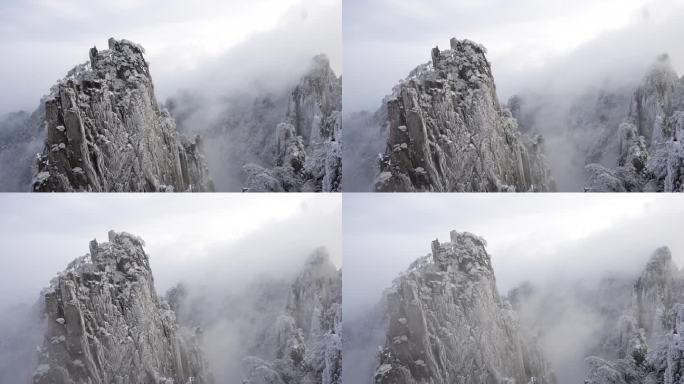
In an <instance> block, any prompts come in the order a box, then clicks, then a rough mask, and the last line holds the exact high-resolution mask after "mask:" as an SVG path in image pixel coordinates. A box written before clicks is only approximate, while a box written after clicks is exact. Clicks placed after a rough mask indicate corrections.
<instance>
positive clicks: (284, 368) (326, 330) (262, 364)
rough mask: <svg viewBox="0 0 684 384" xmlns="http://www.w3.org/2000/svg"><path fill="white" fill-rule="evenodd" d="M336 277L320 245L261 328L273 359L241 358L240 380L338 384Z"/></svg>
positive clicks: (339, 320) (339, 290)
mask: <svg viewBox="0 0 684 384" xmlns="http://www.w3.org/2000/svg"><path fill="white" fill-rule="evenodd" d="M341 327H342V276H341V272H340V271H339V270H337V268H336V267H335V266H334V265H333V264H332V263H331V262H330V260H329V257H328V254H327V253H326V252H325V251H324V250H322V249H320V250H317V251H316V252H314V253H313V254H312V256H311V257H310V258H309V260H308V261H307V264H306V266H305V267H304V269H303V270H302V272H301V273H300V274H299V276H298V277H297V278H296V280H295V281H294V283H293V284H292V286H291V288H290V292H289V296H288V299H287V306H286V309H285V311H284V312H283V313H282V314H281V315H280V316H278V318H277V320H276V322H275V324H273V325H272V326H271V327H270V328H269V329H267V330H266V331H265V333H264V336H263V338H262V339H263V340H264V341H262V343H263V344H264V345H263V347H264V348H266V349H268V351H263V352H262V353H263V354H264V355H266V354H269V353H275V354H274V359H272V360H270V361H267V360H264V359H260V358H256V357H249V358H247V359H245V364H246V365H247V366H248V374H247V377H246V378H245V380H244V381H243V383H245V384H267V383H268V384H271V383H273V384H276V383H277V384H280V383H283V384H295V383H297V384H299V383H301V384H314V383H315V384H319V383H320V384H339V383H340V382H341V381H340V380H341V379H340V376H341V371H342V339H341Z"/></svg>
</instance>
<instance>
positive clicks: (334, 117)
mask: <svg viewBox="0 0 684 384" xmlns="http://www.w3.org/2000/svg"><path fill="white" fill-rule="evenodd" d="M341 82H342V79H341V78H339V77H337V75H335V73H334V72H333V70H332V69H331V68H330V62H329V61H328V58H327V57H326V56H325V55H319V56H316V57H314V58H313V61H312V64H311V67H310V68H309V70H308V72H307V73H306V74H305V75H304V76H303V77H302V78H301V80H300V82H299V84H298V85H297V86H296V87H295V89H294V91H293V92H292V94H291V95H290V101H289V105H288V112H287V117H286V119H285V121H283V122H282V123H281V124H278V126H277V127H276V138H275V140H276V145H275V156H274V162H273V163H274V167H273V168H272V169H267V168H264V167H261V166H258V165H255V164H247V165H245V167H244V170H245V173H246V175H247V181H246V187H245V188H244V189H245V190H246V191H253V192H271V191H280V190H284V191H294V192H334V191H340V190H341V183H342V149H341V144H340V138H341V124H342V115H341V112H340V111H341V110H342V84H341ZM274 180H276V181H277V182H278V183H277V184H274V183H273V181H274Z"/></svg>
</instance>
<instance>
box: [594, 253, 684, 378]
mask: <svg viewBox="0 0 684 384" xmlns="http://www.w3.org/2000/svg"><path fill="white" fill-rule="evenodd" d="M683 303H684V278H683V277H682V273H681V271H680V270H679V269H678V268H677V266H676V265H675V264H674V262H673V261H672V255H671V253H670V250H669V249H668V248H666V247H663V248H659V249H657V250H656V251H655V252H654V254H653V256H652V257H651V259H650V261H649V262H648V263H647V265H646V267H645V269H644V270H643V272H642V273H641V275H640V276H639V277H638V279H637V280H636V281H635V282H634V284H633V286H632V296H631V300H630V302H629V303H628V304H627V305H626V306H625V307H623V308H622V315H621V316H620V317H619V320H618V323H617V324H616V326H615V327H613V328H612V333H610V334H609V335H608V336H607V337H606V340H602V341H601V345H603V346H611V348H612V350H609V351H604V355H606V358H604V357H603V356H600V357H599V356H590V357H588V358H587V359H586V361H587V363H588V364H589V365H590V367H591V370H590V373H589V377H588V379H587V380H586V381H585V383H587V384H612V383H620V384H637V383H639V384H641V383H664V384H675V383H680V382H681V379H682V377H684V340H682V336H681V332H682V331H683V330H684V304H683ZM604 349H605V348H604Z"/></svg>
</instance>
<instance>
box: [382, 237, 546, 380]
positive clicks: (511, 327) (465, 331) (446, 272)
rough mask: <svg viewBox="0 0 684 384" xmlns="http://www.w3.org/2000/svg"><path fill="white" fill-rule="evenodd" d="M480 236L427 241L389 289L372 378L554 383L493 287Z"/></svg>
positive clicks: (529, 341) (540, 357) (513, 313)
mask: <svg viewBox="0 0 684 384" xmlns="http://www.w3.org/2000/svg"><path fill="white" fill-rule="evenodd" d="M485 247H486V243H485V241H484V240H483V239H481V238H479V237H477V236H475V235H472V234H470V233H458V232H456V231H452V232H451V242H447V243H440V242H439V241H438V240H435V241H433V242H432V254H430V255H428V256H425V257H423V258H421V259H418V260H417V261H415V262H414V263H413V264H412V265H411V267H410V268H409V270H408V271H407V272H405V273H404V274H403V275H402V276H400V277H399V278H398V279H397V280H395V282H394V286H393V288H392V289H391V291H390V292H389V293H388V294H387V311H388V317H389V328H388V333H387V340H386V342H385V346H384V347H383V348H382V350H381V352H380V362H379V366H378V368H377V370H376V372H375V375H374V382H375V383H377V384H390V383H392V384H403V383H407V384H408V383H411V384H413V383H444V384H446V383H473V384H477V383H555V378H554V375H553V373H552V372H551V370H550V369H549V367H548V364H547V363H546V361H545V359H544V357H543V354H542V352H541V351H540V349H539V348H538V347H537V345H536V342H535V340H534V339H529V338H528V337H527V336H526V335H525V334H524V333H523V332H522V331H521V330H520V326H519V323H518V320H517V317H516V314H515V312H514V311H513V309H512V308H511V306H510V304H508V303H507V302H505V301H504V300H503V299H502V298H501V297H500V296H499V293H498V291H497V287H496V279H495V277H494V271H493V270H492V265H491V259H490V256H489V254H488V253H487V251H486V249H485Z"/></svg>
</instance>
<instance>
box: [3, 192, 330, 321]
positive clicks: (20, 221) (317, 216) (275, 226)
mask: <svg viewBox="0 0 684 384" xmlns="http://www.w3.org/2000/svg"><path fill="white" fill-rule="evenodd" d="M340 209H341V197H340V196H339V195H332V194H326V195H313V194H304V195H300V194H295V195H286V194H279V195H276V194H272V195H260V196H256V195H247V194H192V195H190V194H155V195H154V196H152V195H142V194H93V195H89V194H78V195H66V194H64V195H60V194H57V195H33V194H2V195H0V243H2V244H3V253H2V256H0V260H1V261H2V269H1V270H2V278H1V279H0V309H1V308H3V307H4V306H6V305H12V304H15V303H19V302H24V303H33V302H34V301H35V300H36V299H38V295H39V293H40V290H41V289H42V288H43V287H46V286H47V285H48V284H49V281H50V279H52V278H53V277H54V276H55V275H56V274H57V273H58V272H59V271H61V270H63V269H64V268H65V267H66V265H67V264H68V263H69V262H70V261H71V260H73V259H74V258H76V257H79V256H82V255H84V254H86V253H87V252H88V242H89V241H90V240H92V239H94V238H97V239H98V241H101V242H104V241H107V232H108V231H109V230H110V229H114V230H116V231H126V232H130V233H133V234H135V235H138V236H141V237H142V238H143V239H144V240H145V242H146V247H145V249H146V251H147V253H148V254H149V255H150V262H151V265H152V269H153V273H154V276H155V284H156V286H157V289H158V290H159V292H160V293H163V292H165V291H166V290H167V289H168V288H169V287H171V286H172V285H174V284H176V283H178V282H179V281H181V280H184V281H186V282H190V283H198V282H199V283H203V284H205V285H209V286H211V285H212V284H217V285H219V286H221V287H225V288H227V289H230V287H233V286H235V287H236V288H237V287H238V286H240V285H242V284H245V283H247V282H248V281H247V280H249V279H252V278H254V277H255V276H256V275H257V274H262V273H265V274H272V275H275V276H287V274H290V273H292V274H294V273H296V271H297V270H298V269H299V268H301V267H302V265H303V263H304V261H305V260H306V258H307V257H308V256H309V254H310V253H311V252H312V251H313V250H314V249H315V248H316V247H319V246H325V247H326V248H327V249H328V251H329V253H330V255H331V257H332V260H333V261H334V262H335V263H336V264H337V265H338V266H341V255H340V252H341V250H340V247H341V220H340V215H341V213H340Z"/></svg>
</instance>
